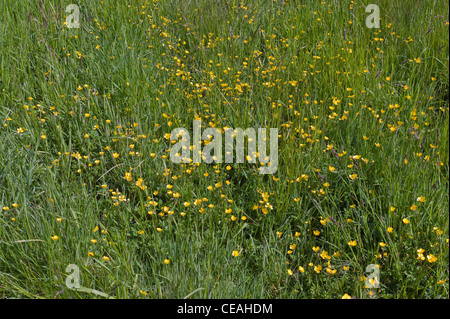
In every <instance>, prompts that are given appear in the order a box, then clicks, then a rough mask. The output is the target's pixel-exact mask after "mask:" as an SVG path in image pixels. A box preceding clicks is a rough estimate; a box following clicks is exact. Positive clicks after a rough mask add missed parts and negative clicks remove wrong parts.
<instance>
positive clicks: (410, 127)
mask: <svg viewBox="0 0 450 319" xmlns="http://www.w3.org/2000/svg"><path fill="white" fill-rule="evenodd" d="M70 3H71V2H70V1H61V2H60V1H55V0H43V1H40V0H39V1H38V0H24V1H16V0H2V1H1V2H0V12H1V13H0V15H1V19H0V59H1V68H0V122H1V126H0V210H1V211H0V297H2V298H103V297H102V296H99V295H96V294H94V293H90V292H86V291H75V290H70V289H68V287H66V277H67V276H68V275H69V273H68V272H66V267H67V266H68V265H69V264H75V265H77V266H78V267H79V270H80V273H79V274H80V279H81V285H82V286H83V287H86V288H89V289H96V290H98V291H100V292H103V293H105V294H107V295H110V296H112V297H114V298H184V297H186V296H188V297H189V298H449V281H448V277H449V195H448V192H449V146H448V144H449V47H448V43H449V35H448V32H449V22H448V21H449V17H448V10H449V2H448V1H447V0H430V1H425V0H420V1H419V0H400V1H391V0H373V1H372V3H374V4H377V5H378V6H379V8H380V17H381V23H380V28H379V29H377V28H368V27H367V26H366V18H367V17H368V15H369V14H370V13H366V12H365V6H366V5H368V4H369V3H370V2H368V1H364V2H361V1H359V0H355V1H347V0H340V1H338V0H328V1H295V0H289V1H287V0H286V1H282V0H276V1H275V0H274V1H272V0H253V1H242V2H241V1H235V0H214V1H200V0H186V1H175V0H164V1H163V0H159V1H158V0H140V1H137V0H136V1H131V0H129V1H119V0H117V1H110V0H103V1H94V0H85V1H79V3H75V2H74V3H75V4H78V5H79V8H80V18H81V19H80V24H81V25H80V27H79V28H68V26H67V25H66V24H65V21H66V16H68V15H69V13H66V12H65V8H66V6H67V5H69V4H70ZM195 119H197V120H202V125H203V127H202V129H206V128H207V127H215V128H219V129H221V130H222V131H224V129H226V128H227V127H231V128H237V127H240V128H243V129H245V128H260V127H261V128H278V130H279V139H278V155H279V161H278V170H277V172H276V173H275V174H273V175H270V174H269V175H262V174H259V171H258V168H259V167H260V164H259V163H257V164H251V163H247V162H245V163H241V164H237V163H231V164H226V163H219V164H216V163H211V164H206V163H200V164H196V163H186V164H176V163H173V162H172V161H171V158H170V149H171V147H172V146H173V144H174V142H175V141H171V139H170V133H171V131H172V130H173V129H174V128H177V127H183V128H186V129H187V130H188V131H190V132H191V131H192V123H193V120H195ZM205 144H206V143H205ZM371 264H375V265H379V276H378V277H377V278H378V279H379V287H378V288H377V289H375V288H366V279H368V278H367V277H369V275H370V272H366V267H367V266H369V265H371ZM370 278H372V277H369V279H370Z"/></svg>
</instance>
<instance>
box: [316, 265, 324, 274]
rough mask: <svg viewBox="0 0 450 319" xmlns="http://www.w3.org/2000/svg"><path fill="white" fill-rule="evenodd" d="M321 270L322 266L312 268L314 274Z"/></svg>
mask: <svg viewBox="0 0 450 319" xmlns="http://www.w3.org/2000/svg"><path fill="white" fill-rule="evenodd" d="M321 270H322V266H321V265H317V266H314V271H315V272H316V273H320V271H321Z"/></svg>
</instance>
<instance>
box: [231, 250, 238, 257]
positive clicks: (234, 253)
mask: <svg viewBox="0 0 450 319" xmlns="http://www.w3.org/2000/svg"><path fill="white" fill-rule="evenodd" d="M231 255H232V256H233V257H237V256H239V252H238V251H237V250H233V252H232V253H231Z"/></svg>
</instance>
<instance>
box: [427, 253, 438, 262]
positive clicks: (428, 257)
mask: <svg viewBox="0 0 450 319" xmlns="http://www.w3.org/2000/svg"><path fill="white" fill-rule="evenodd" d="M427 259H428V262H430V263H434V262H436V261H437V257H436V256H434V255H432V254H430V255H427Z"/></svg>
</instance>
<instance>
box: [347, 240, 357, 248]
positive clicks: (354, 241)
mask: <svg viewBox="0 0 450 319" xmlns="http://www.w3.org/2000/svg"><path fill="white" fill-rule="evenodd" d="M348 244H349V245H350V246H353V247H354V246H356V245H357V242H356V240H351V241H349V242H348Z"/></svg>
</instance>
